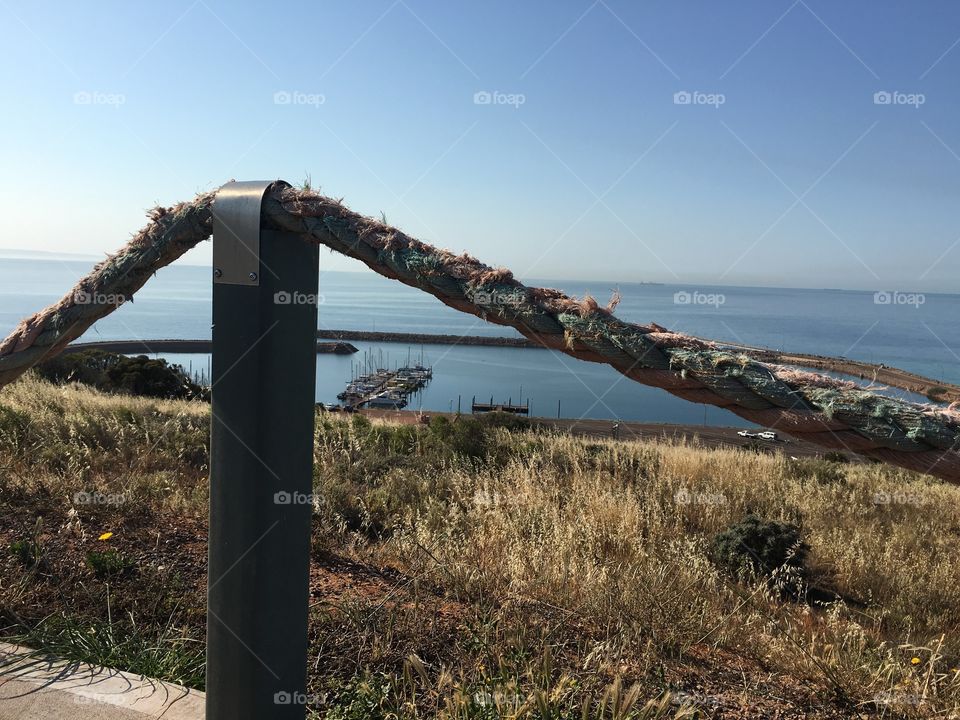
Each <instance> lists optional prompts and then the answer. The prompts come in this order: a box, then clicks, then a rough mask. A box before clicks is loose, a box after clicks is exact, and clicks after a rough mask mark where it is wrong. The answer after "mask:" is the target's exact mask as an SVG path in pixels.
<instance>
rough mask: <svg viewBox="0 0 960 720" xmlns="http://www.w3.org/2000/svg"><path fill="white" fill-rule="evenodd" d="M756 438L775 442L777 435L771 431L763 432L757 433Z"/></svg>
mask: <svg viewBox="0 0 960 720" xmlns="http://www.w3.org/2000/svg"><path fill="white" fill-rule="evenodd" d="M757 437H758V438H760V439H761V440H774V441H775V440H776V439H777V434H776V433H775V432H774V431H773V430H763V431H762V432H758V433H757Z"/></svg>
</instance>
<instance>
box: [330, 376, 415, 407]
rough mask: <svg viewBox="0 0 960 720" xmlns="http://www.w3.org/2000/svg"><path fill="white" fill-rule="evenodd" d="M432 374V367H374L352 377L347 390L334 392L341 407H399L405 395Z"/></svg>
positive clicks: (404, 404) (412, 391)
mask: <svg viewBox="0 0 960 720" xmlns="http://www.w3.org/2000/svg"><path fill="white" fill-rule="evenodd" d="M432 378H433V368H429V367H424V366H423V365H411V366H407V367H402V368H397V369H396V370H384V369H383V368H380V369H377V370H375V371H373V372H370V373H366V374H364V375H360V376H359V377H356V378H354V379H353V380H351V381H350V383H349V384H348V385H347V388H346V390H344V391H343V392H342V393H340V394H339V395H337V398H338V399H339V400H341V401H342V402H343V404H344V407H346V408H348V409H357V408H361V407H366V408H373V409H380V410H400V409H402V408H404V407H406V405H407V402H408V398H409V397H410V396H411V395H413V394H414V393H415V392H417V391H419V390H421V389H422V388H423V387H424V386H425V385H426V384H427V383H428V382H430V380H431V379H432Z"/></svg>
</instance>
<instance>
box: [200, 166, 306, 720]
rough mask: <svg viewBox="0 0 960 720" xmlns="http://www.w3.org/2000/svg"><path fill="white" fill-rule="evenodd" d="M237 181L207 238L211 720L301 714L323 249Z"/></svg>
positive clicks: (255, 187) (255, 188)
mask: <svg viewBox="0 0 960 720" xmlns="http://www.w3.org/2000/svg"><path fill="white" fill-rule="evenodd" d="M269 184H270V183H266V182H256V183H229V184H227V185H225V186H224V187H223V188H222V189H221V190H220V192H219V194H218V195H217V199H216V202H215V205H214V210H213V214H214V230H213V259H214V281H213V282H214V285H213V368H212V376H211V380H212V410H211V413H212V420H211V428H210V531H209V561H208V579H207V686H206V688H207V700H206V705H207V708H206V718H207V720H228V719H229V720H254V719H255V718H256V719H258V720H259V719H260V718H271V719H275V718H276V719H288V718H289V719H292V718H297V719H301V718H303V717H305V715H306V706H305V702H306V672H307V606H308V599H309V598H308V595H309V563H310V519H311V514H312V502H311V492H312V475H313V427H314V426H313V421H314V396H315V387H316V360H317V356H316V340H315V335H316V330H317V304H316V297H317V285H318V275H319V250H318V248H317V247H316V246H313V245H310V244H307V243H305V242H303V241H301V240H300V239H299V238H298V237H296V236H293V235H290V234H284V233H280V232H274V231H267V230H263V231H261V229H260V224H261V223H260V220H261V215H260V206H261V201H262V199H263V195H264V192H265V191H266V189H267V187H268V186H269Z"/></svg>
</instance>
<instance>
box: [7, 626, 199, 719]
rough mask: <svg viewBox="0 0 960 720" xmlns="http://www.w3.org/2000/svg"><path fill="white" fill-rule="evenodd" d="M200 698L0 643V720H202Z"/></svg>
mask: <svg viewBox="0 0 960 720" xmlns="http://www.w3.org/2000/svg"><path fill="white" fill-rule="evenodd" d="M203 716H204V694H203V693H202V692H199V691H197V690H188V689H187V688H184V687H181V686H179V685H173V684H171V683H164V682H159V681H157V680H150V679H149V678H143V677H140V676H137V675H131V674H130V673H125V672H120V671H119V670H110V669H108V668H101V667H95V666H92V665H86V664H84V663H76V662H65V661H63V660H58V659H56V658H53V657H49V656H46V655H44V654H41V653H35V652H34V651H32V650H29V649H27V648H23V647H19V646H17V645H9V644H7V643H0V720H61V719H67V720H79V719H83V720H86V719H87V718H89V719H90V720H146V718H161V717H162V718H164V720H202V718H203Z"/></svg>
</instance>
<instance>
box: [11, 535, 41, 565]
mask: <svg viewBox="0 0 960 720" xmlns="http://www.w3.org/2000/svg"><path fill="white" fill-rule="evenodd" d="M10 554H11V555H13V556H14V557H15V558H16V559H17V560H19V561H20V564H21V565H23V566H24V567H25V568H34V567H38V566H39V565H40V563H41V562H42V561H43V550H42V549H41V548H40V545H39V543H36V542H34V541H33V540H14V541H13V542H12V543H10Z"/></svg>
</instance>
